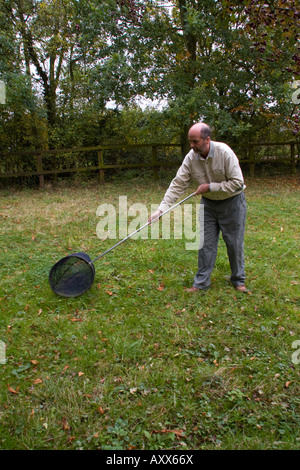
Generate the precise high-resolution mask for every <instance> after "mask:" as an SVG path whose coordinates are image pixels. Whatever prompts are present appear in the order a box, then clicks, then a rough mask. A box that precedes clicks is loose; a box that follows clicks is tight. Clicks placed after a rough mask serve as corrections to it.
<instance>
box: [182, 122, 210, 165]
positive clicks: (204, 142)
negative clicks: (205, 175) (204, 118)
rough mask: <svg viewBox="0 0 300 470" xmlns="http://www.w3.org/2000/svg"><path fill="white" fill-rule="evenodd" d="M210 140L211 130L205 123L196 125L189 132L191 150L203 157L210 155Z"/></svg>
mask: <svg viewBox="0 0 300 470" xmlns="http://www.w3.org/2000/svg"><path fill="white" fill-rule="evenodd" d="M210 138H211V129H210V127H209V126H208V125H207V124H205V123H204V122H199V123H197V124H194V125H193V126H192V127H191V128H190V130H189V134H188V139H189V143H190V146H191V148H192V149H193V150H194V152H196V153H198V154H200V155H202V156H203V157H207V155H208V152H209V143H210Z"/></svg>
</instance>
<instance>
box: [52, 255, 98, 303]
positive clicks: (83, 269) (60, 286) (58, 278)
mask: <svg viewBox="0 0 300 470" xmlns="http://www.w3.org/2000/svg"><path fill="white" fill-rule="evenodd" d="M90 261H91V259H90V257H89V256H88V255H86V254H85V253H75V254H74V255H70V256H66V257H65V258H62V259H61V260H60V261H58V262H57V263H56V264H55V265H54V266H53V267H52V269H51V271H50V274H49V283H50V287H51V289H52V290H53V291H54V292H55V293H56V294H58V295H61V296H63V297H77V296H78V295H81V294H83V293H84V292H85V291H87V290H88V289H89V288H90V287H91V285H92V284H93V281H94V277H95V268H94V266H93V264H90Z"/></svg>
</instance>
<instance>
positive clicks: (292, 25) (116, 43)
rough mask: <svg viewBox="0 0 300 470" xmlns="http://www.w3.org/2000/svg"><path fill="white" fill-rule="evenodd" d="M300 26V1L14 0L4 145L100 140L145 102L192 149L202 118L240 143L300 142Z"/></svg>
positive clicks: (6, 38)
mask: <svg viewBox="0 0 300 470" xmlns="http://www.w3.org/2000/svg"><path fill="white" fill-rule="evenodd" d="M298 20H299V11H298V9H297V4H296V1H295V0H293V1H291V2H288V3H287V2H285V1H283V0H272V1H271V0H270V2H261V1H253V0H247V1H245V2H237V1H234V2H229V1H227V0H222V1H221V2H215V1H214V0H204V1H198V0H174V2H168V3H166V4H164V3H161V2H159V1H156V0H147V1H146V2H144V1H140V0H108V1H107V0H106V1H104V0H101V1H99V0H90V1H87V0H79V1H75V0H42V1H40V0H22V1H21V0H5V1H4V2H3V3H2V4H1V8H0V26H1V48H2V52H3V55H2V56H1V59H0V60H1V62H0V74H1V78H2V79H4V81H5V82H6V83H7V84H8V93H7V96H8V99H7V103H6V106H4V107H3V108H2V109H1V114H2V116H3V121H2V124H1V130H0V132H1V135H3V136H4V135H5V136H6V137H4V140H2V139H1V145H2V148H4V149H6V150H11V149H15V148H20V149H21V148H24V147H26V146H31V147H33V148H34V147H35V148H37V147H47V146H48V147H58V146H60V147H63V146H64V145H65V144H66V143H68V144H70V145H75V146H76V145H78V144H79V145H80V144H81V143H83V142H85V143H86V144H90V145H93V144H94V143H95V142H97V141H99V140H103V139H106V136H107V133H106V129H107V128H108V126H109V121H110V119H111V118H112V119H113V121H114V120H115V118H116V117H117V116H119V117H120V120H122V119H123V116H122V115H123V113H125V114H126V113H127V110H128V109H130V108H131V112H132V113H134V111H136V112H137V116H138V115H139V112H140V111H139V110H138V107H137V104H138V103H140V100H141V98H143V99H148V100H157V99H159V100H162V102H163V103H164V105H165V106H164V109H163V110H161V112H160V113H158V114H157V119H158V120H159V122H160V125H161V127H162V128H163V127H165V126H166V125H167V127H168V129H169V130H168V132H167V133H166V136H165V137H167V136H168V134H169V133H173V130H174V131H175V129H176V132H177V134H178V139H180V140H181V142H182V143H186V135H187V128H188V127H189V125H190V124H191V123H192V122H194V121H196V120H200V119H205V120H206V121H207V122H208V123H209V124H211V125H212V126H213V128H214V131H215V135H216V138H217V139H220V140H223V139H224V140H225V139H226V140H227V141H228V140H230V141H231V142H232V143H233V142H241V141H242V142H246V141H249V140H250V139H251V140H252V139H253V138H255V137H257V138H259V137H260V135H261V134H263V135H273V134H274V135H278V133H279V132H280V131H282V130H283V131H284V132H285V133H286V134H287V135H289V136H293V135H294V134H296V133H297V132H298V127H297V126H298V124H297V122H298V120H299V115H298V114H299V111H298V108H297V105H294V104H293V103H292V100H291V95H292V88H291V85H292V83H293V81H294V80H296V79H297V78H299V53H298V49H297V46H298V43H299V31H298V28H297V25H298ZM110 105H113V106H114V109H115V111H116V114H114V115H112V113H111V111H110V109H108V106H110ZM118 113H119V114H118ZM145 119H147V111H146V116H145ZM23 120H24V122H23ZM135 120H136V119H135ZM36 122H40V123H41V129H39V126H36ZM12 129H15V130H16V131H17V132H16V133H15V134H14V133H13V132H11V130H12ZM118 129H120V126H119V127H118ZM155 129H156V126H154V128H153V129H152V130H151V133H152V134H154V133H155ZM102 131H104V132H103V134H102ZM18 132H19V133H20V134H22V136H24V139H22V136H19V137H18ZM121 137H122V132H121V133H120V134H118V135H117V136H116V138H117V139H121Z"/></svg>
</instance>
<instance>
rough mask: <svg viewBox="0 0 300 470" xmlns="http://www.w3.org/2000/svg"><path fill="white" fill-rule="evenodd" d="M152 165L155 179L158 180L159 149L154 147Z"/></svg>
mask: <svg viewBox="0 0 300 470" xmlns="http://www.w3.org/2000/svg"><path fill="white" fill-rule="evenodd" d="M152 164H153V176H154V179H155V180H157V179H158V167H157V147H156V146H152Z"/></svg>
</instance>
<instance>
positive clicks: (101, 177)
mask: <svg viewBox="0 0 300 470" xmlns="http://www.w3.org/2000/svg"><path fill="white" fill-rule="evenodd" d="M103 165H104V162H103V149H102V148H101V149H99V150H98V167H99V183H100V184H104V181H105V175H104V169H103Z"/></svg>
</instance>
